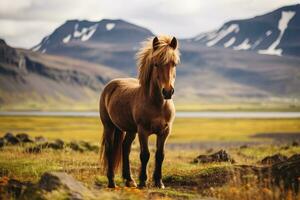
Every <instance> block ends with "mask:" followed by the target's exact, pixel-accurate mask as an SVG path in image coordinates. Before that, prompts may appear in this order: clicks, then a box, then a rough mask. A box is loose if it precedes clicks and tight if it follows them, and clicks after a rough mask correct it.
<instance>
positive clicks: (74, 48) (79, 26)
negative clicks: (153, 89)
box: [32, 19, 153, 73]
mask: <svg viewBox="0 0 300 200" xmlns="http://www.w3.org/2000/svg"><path fill="white" fill-rule="evenodd" d="M150 36H153V34H152V32H151V31H150V30H148V29H146V28H143V27H140V26H137V25H134V24H131V23H129V22H126V21H124V20H109V19H103V20H101V21H99V22H91V21H86V20H84V21H78V20H70V21H67V22H66V23H64V24H63V25H61V26H60V27H58V28H57V29H56V30H55V31H54V32H53V33H52V34H50V35H49V36H47V37H45V38H44V39H43V40H42V41H41V42H40V43H39V44H38V45H36V46H35V47H33V48H32V50H34V51H39V52H42V53H47V54H55V55H63V56H68V57H72V58H77V59H81V60H86V61H89V62H94V63H98V64H104V65H107V66H110V67H112V68H115V69H121V70H122V71H125V72H130V73H134V72H135V68H134V66H135V60H134V55H135V53H136V50H137V49H138V46H139V44H140V42H141V41H143V40H145V38H148V37H150Z"/></svg>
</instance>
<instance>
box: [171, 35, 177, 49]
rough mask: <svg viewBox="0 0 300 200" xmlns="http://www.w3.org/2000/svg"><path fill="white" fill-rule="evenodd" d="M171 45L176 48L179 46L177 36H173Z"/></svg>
mask: <svg viewBox="0 0 300 200" xmlns="http://www.w3.org/2000/svg"><path fill="white" fill-rule="evenodd" d="M170 46H171V47H172V48H173V49H176V48H177V39H176V37H173V38H172V40H171V44H170Z"/></svg>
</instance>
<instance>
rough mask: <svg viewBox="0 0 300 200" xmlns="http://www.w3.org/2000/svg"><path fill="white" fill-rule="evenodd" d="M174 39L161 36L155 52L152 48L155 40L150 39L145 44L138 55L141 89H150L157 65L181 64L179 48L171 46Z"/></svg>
mask: <svg viewBox="0 0 300 200" xmlns="http://www.w3.org/2000/svg"><path fill="white" fill-rule="evenodd" d="M172 38H173V37H170V36H159V37H158V39H159V44H158V46H157V48H156V49H155V50H154V49H153V46H152V43H153V38H148V39H147V40H146V41H145V42H143V46H142V48H141V49H140V50H139V51H138V53H137V54H136V59H137V63H138V71H139V74H138V79H139V82H140V85H141V87H143V88H144V89H147V88H149V85H150V82H151V81H150V80H151V74H152V69H153V66H154V65H155V64H158V65H160V64H162V65H163V64H167V63H169V62H174V63H175V64H178V63H179V61H180V58H179V55H180V54H179V50H178V47H177V48H176V49H173V48H172V47H171V46H170V44H171V41H172Z"/></svg>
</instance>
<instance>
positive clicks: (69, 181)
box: [38, 172, 92, 199]
mask: <svg viewBox="0 0 300 200" xmlns="http://www.w3.org/2000/svg"><path fill="white" fill-rule="evenodd" d="M38 185H39V188H41V189H43V190H45V191H48V192H51V191H53V190H58V189H63V190H67V191H68V193H69V195H70V199H85V197H86V195H89V196H92V193H91V191H90V190H89V189H88V188H86V187H85V186H84V185H83V184H82V183H81V182H79V181H77V180H75V179H74V178H73V177H72V176H70V175H68V174H67V173H64V172H46V173H44V174H43V175H42V177H41V179H40V181H39V183H38Z"/></svg>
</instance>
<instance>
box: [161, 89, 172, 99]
mask: <svg viewBox="0 0 300 200" xmlns="http://www.w3.org/2000/svg"><path fill="white" fill-rule="evenodd" d="M173 94H174V88H171V89H170V90H166V89H165V88H163V89H162V95H163V97H164V99H171V98H172V95H173Z"/></svg>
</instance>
